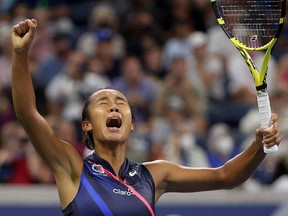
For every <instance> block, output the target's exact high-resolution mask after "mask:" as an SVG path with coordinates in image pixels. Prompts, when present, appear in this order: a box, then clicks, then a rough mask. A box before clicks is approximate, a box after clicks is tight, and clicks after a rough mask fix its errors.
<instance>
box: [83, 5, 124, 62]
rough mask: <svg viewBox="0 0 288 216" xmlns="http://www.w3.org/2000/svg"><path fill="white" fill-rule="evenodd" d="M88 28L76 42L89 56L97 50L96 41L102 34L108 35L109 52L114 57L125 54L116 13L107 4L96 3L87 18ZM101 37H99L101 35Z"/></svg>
mask: <svg viewBox="0 0 288 216" xmlns="http://www.w3.org/2000/svg"><path fill="white" fill-rule="evenodd" d="M88 27H89V30H88V31H86V32H84V33H83V34H82V35H81V36H80V38H79V40H78V43H77V48H78V49H80V50H82V51H84V52H85V53H86V54H88V55H89V56H92V55H96V54H98V53H99V52H98V51H97V50H98V42H99V41H102V40H103V36H106V34H107V33H108V31H109V33H108V34H111V33H110V32H113V34H111V35H109V37H110V40H111V49H112V50H111V52H112V55H113V56H114V57H115V58H117V59H118V58H122V57H123V56H124V54H125V48H124V47H125V42H124V39H123V37H122V35H120V34H119V33H118V22H117V14H116V12H115V10H114V9H113V8H112V7H111V5H109V4H97V5H96V6H95V7H94V8H93V10H92V12H91V14H90V16H89V20H88ZM100 35H101V36H102V37H101V36H100Z"/></svg>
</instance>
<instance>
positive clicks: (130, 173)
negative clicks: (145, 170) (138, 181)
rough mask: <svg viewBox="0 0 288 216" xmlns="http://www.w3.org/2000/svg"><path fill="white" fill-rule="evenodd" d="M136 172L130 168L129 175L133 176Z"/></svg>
mask: <svg viewBox="0 0 288 216" xmlns="http://www.w3.org/2000/svg"><path fill="white" fill-rule="evenodd" d="M136 174H138V173H137V171H136V170H134V169H132V170H131V171H130V172H129V176H131V177H133V176H134V175H136Z"/></svg>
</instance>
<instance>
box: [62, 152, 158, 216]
mask: <svg viewBox="0 0 288 216" xmlns="http://www.w3.org/2000/svg"><path fill="white" fill-rule="evenodd" d="M120 176H121V178H122V179H124V182H120V181H119V179H118V177H117V175H116V174H115V172H114V170H113V169H112V167H111V165H110V164H109V163H108V162H107V161H105V160H104V159H102V158H100V157H98V156H97V155H95V154H92V155H90V156H88V157H87V158H85V159H84V166H83V171H82V174H81V180H80V186H79V189H78V192H77V194H76V196H75V198H74V199H73V201H72V202H71V203H70V204H69V205H68V206H67V208H65V209H64V210H63V213H64V215H65V216H148V215H149V216H151V215H153V216H154V215H155V201H154V195H155V186H154V181H153V179H152V176H151V174H150V172H149V171H148V170H147V168H146V167H145V166H144V165H143V164H141V163H135V162H133V161H130V160H128V159H127V158H126V159H125V161H124V163H123V165H122V166H121V168H120Z"/></svg>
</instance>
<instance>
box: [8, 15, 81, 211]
mask: <svg viewBox="0 0 288 216" xmlns="http://www.w3.org/2000/svg"><path fill="white" fill-rule="evenodd" d="M36 26H37V21H36V20H35V19H32V20H28V19H26V20H25V21H22V22H20V23H19V24H17V25H15V26H13V28H12V36H11V39H12V44H13V47H12V98H13V104H14V109H15V113H16V115H17V118H18V119H19V121H20V122H21V123H22V125H23V127H24V129H25V131H26V133H27V134H28V136H29V138H30V140H31V142H32V144H33V146H34V148H35V149H36V151H37V152H38V154H39V155H40V156H41V157H42V159H43V160H44V161H45V163H46V164H47V165H48V166H49V168H50V169H51V171H52V173H53V175H54V177H55V180H56V183H57V186H58V190H59V194H60V200H61V203H62V207H63V206H65V205H66V204H67V202H68V203H69V202H70V201H71V200H72V199H71V198H73V196H72V197H69V196H71V195H68V194H69V191H70V192H72V191H75V189H76V188H77V187H78V184H79V179H80V174H81V170H82V166H83V161H82V158H81V156H80V155H79V154H78V153H77V151H76V150H75V149H74V148H73V147H72V146H71V145H70V144H68V143H65V142H64V141H62V140H60V139H59V138H58V137H57V136H56V135H55V134H54V133H53V131H52V129H51V128H50V126H49V125H48V123H47V122H46V121H45V119H44V118H43V117H42V116H41V115H40V114H39V113H38V111H37V108H36V100H35V94H34V90H33V84H32V79H31V75H30V73H29V59H28V53H29V48H30V46H31V44H32V41H33V37H34V31H35V29H36ZM70 194H73V193H70Z"/></svg>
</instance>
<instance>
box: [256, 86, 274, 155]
mask: <svg viewBox="0 0 288 216" xmlns="http://www.w3.org/2000/svg"><path fill="white" fill-rule="evenodd" d="M257 102H258V109H259V114H260V122H261V127H264V128H269V127H270V125H269V123H270V118H271V107H270V100H269V95H268V93H267V92H264V93H260V94H257ZM263 150H264V152H265V153H273V152H276V151H278V146H277V145H274V146H272V147H270V148H267V147H266V146H265V145H264V146H263Z"/></svg>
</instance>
